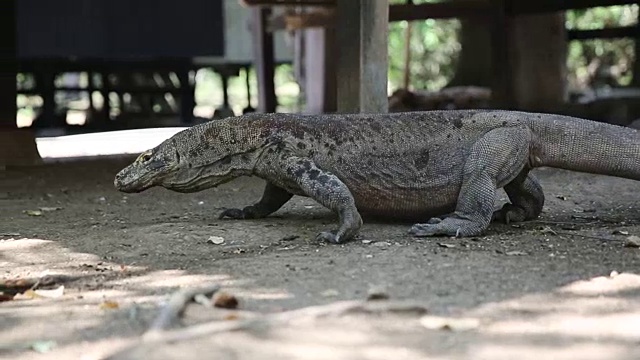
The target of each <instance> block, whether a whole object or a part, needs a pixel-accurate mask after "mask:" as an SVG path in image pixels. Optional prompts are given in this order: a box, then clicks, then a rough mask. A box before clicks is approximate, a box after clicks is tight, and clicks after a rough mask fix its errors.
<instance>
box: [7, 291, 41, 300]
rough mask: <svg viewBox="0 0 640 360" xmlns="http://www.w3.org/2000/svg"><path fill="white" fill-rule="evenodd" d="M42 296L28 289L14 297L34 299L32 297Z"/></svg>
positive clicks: (14, 298)
mask: <svg viewBox="0 0 640 360" xmlns="http://www.w3.org/2000/svg"><path fill="white" fill-rule="evenodd" d="M40 297H41V296H39V295H38V294H36V292H35V291H33V290H27V291H25V292H23V293H21V294H16V295H15V296H14V297H13V300H32V299H37V298H40Z"/></svg>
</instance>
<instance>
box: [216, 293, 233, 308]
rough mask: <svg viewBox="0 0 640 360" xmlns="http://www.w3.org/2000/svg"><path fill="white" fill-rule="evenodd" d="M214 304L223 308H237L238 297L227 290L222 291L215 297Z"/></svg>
mask: <svg viewBox="0 0 640 360" xmlns="http://www.w3.org/2000/svg"><path fill="white" fill-rule="evenodd" d="M213 306H215V307H217V308H223V309H235V308H237V307H238V299H237V298H236V297H235V296H233V295H231V294H227V293H225V292H220V293H217V294H216V295H214V297H213Z"/></svg>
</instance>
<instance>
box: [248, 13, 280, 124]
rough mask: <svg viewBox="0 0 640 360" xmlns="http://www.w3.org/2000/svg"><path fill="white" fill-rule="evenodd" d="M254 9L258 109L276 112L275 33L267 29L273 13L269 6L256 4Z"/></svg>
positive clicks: (253, 30)
mask: <svg viewBox="0 0 640 360" xmlns="http://www.w3.org/2000/svg"><path fill="white" fill-rule="evenodd" d="M251 11H252V29H251V30H252V34H253V48H254V59H255V62H254V64H255V67H256V75H257V77H258V111H260V112H269V113H273V112H276V106H277V105H278V104H277V99H276V89H275V83H274V76H275V53H274V44H273V34H271V33H270V32H268V31H267V20H268V19H269V16H270V15H271V9H270V8H268V7H260V6H256V7H253V8H252V9H251Z"/></svg>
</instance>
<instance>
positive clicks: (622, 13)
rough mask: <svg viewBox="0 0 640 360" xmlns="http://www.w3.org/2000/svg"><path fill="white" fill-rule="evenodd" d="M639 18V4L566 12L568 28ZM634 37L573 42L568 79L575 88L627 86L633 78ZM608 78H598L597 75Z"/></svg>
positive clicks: (630, 22)
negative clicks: (606, 79) (605, 79)
mask: <svg viewBox="0 0 640 360" xmlns="http://www.w3.org/2000/svg"><path fill="white" fill-rule="evenodd" d="M637 19H638V6H637V5H631V6H611V7H599V8H592V9H586V10H572V11H567V18H566V26H567V29H580V30H591V29H602V28H606V27H615V26H630V25H633V24H635V23H636V21H637ZM634 51H635V41H634V40H633V39H615V40H606V39H605V40H600V39H594V40H588V41H572V42H570V43H569V53H568V54H567V67H568V76H567V77H568V81H569V86H570V88H572V89H584V88H587V87H589V86H596V87H597V86H602V85H613V86H616V85H628V84H629V83H630V82H631V79H632V77H633V73H632V66H633V62H634V56H635V54H634ZM596 75H597V76H599V77H600V78H602V77H603V76H606V77H608V78H609V79H608V80H609V81H604V79H601V80H596V79H594V77H596Z"/></svg>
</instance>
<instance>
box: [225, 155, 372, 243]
mask: <svg viewBox="0 0 640 360" xmlns="http://www.w3.org/2000/svg"><path fill="white" fill-rule="evenodd" d="M274 165H275V166H274ZM261 175H262V176H261V177H263V178H265V179H266V180H267V181H269V180H270V179H273V182H274V183H281V184H287V186H292V185H293V186H295V187H296V189H295V190H297V191H296V193H298V192H300V193H302V194H304V195H306V196H308V197H310V198H312V199H314V200H315V201H317V202H319V203H320V204H321V205H323V206H325V207H327V208H329V209H330V210H332V211H333V212H335V213H336V214H338V217H339V226H338V229H337V230H333V231H323V232H321V233H319V234H318V235H317V237H316V239H317V240H324V241H328V242H332V243H336V244H338V243H343V242H345V241H347V240H349V239H351V238H352V237H353V236H354V235H356V233H357V232H358V230H359V229H360V227H361V226H362V218H361V216H360V214H359V213H358V210H357V209H356V205H355V200H354V199H353V195H351V192H350V191H349V189H348V188H347V186H346V185H345V184H344V183H343V182H342V181H340V179H338V177H336V176H335V175H333V174H331V173H329V172H326V171H323V170H322V169H320V168H318V167H317V166H316V164H314V162H313V161H312V160H310V159H307V158H302V157H298V156H293V155H291V156H287V155H282V156H281V157H280V158H279V159H278V160H277V161H276V164H273V163H272V165H270V166H269V169H268V171H265V173H264V174H261ZM292 190H293V189H292ZM291 196H292V195H291V193H290V192H288V191H286V190H283V189H281V188H280V187H277V186H276V185H271V183H267V186H266V188H265V192H264V194H263V197H262V199H261V200H260V201H259V202H258V203H257V204H255V205H251V206H248V207H246V208H244V209H242V210H240V209H228V210H226V211H224V212H223V213H222V214H221V217H225V216H226V217H231V218H236V219H238V218H246V217H247V216H256V215H260V217H264V216H267V215H268V214H270V213H272V212H274V211H276V210H277V209H278V208H280V207H281V206H282V205H284V203H286V202H287V201H288V200H289V199H290V198H291Z"/></svg>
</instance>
